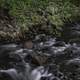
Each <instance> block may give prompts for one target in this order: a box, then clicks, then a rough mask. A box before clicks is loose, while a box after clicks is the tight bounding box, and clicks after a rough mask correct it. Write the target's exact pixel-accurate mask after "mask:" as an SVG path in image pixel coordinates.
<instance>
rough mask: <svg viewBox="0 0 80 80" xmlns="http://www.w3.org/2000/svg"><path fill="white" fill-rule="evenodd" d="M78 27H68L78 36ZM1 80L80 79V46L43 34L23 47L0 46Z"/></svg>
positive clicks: (19, 45) (16, 45)
mask: <svg viewBox="0 0 80 80" xmlns="http://www.w3.org/2000/svg"><path fill="white" fill-rule="evenodd" d="M78 27H79V28H77V27H76V29H75V28H74V26H73V28H72V27H71V28H72V30H74V31H73V32H75V30H77V29H78V34H79V29H80V25H78ZM71 33H72V32H71ZM74 34H76V33H74ZM74 34H72V35H73V36H74ZM65 36H66V34H65ZM70 36H71V35H70ZM78 37H79V36H78ZM70 38H72V37H70ZM64 39H65V38H64ZM72 40H73V39H72ZM77 42H78V41H77ZM0 80H80V45H79V43H76V42H75V41H72V43H71V39H70V42H69V41H68V43H66V42H65V40H64V41H63V40H59V39H57V38H55V37H51V36H46V35H45V34H40V35H37V36H35V39H34V40H32V41H31V42H30V41H29V42H27V43H26V45H24V46H23V44H15V43H10V44H1V45H0Z"/></svg>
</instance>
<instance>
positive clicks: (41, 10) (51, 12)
mask: <svg viewBox="0 0 80 80" xmlns="http://www.w3.org/2000/svg"><path fill="white" fill-rule="evenodd" d="M79 4H80V1H79V0H0V6H1V7H3V8H7V9H9V14H10V15H12V16H14V17H15V18H16V22H17V25H18V26H19V27H20V28H21V29H23V30H25V29H26V30H28V27H30V26H33V25H36V24H42V25H45V26H49V25H47V22H48V24H50V26H52V25H55V26H56V28H57V29H58V28H59V29H60V27H59V26H61V25H63V24H64V22H65V21H66V20H67V19H68V20H71V21H72V20H74V19H76V18H77V17H79V16H80V5H79ZM43 27H44V26H43ZM52 27H54V26H52ZM53 29H54V28H53ZM53 32H54V30H53Z"/></svg>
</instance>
